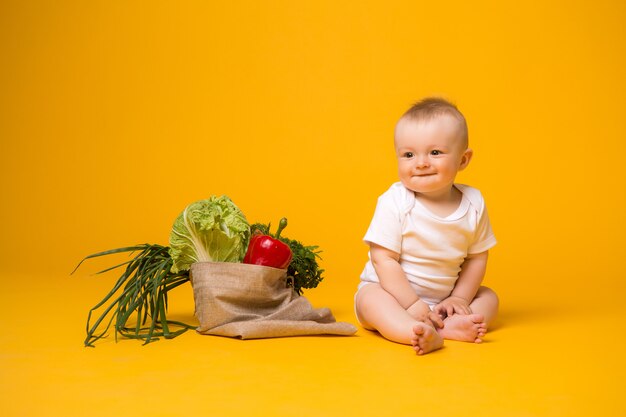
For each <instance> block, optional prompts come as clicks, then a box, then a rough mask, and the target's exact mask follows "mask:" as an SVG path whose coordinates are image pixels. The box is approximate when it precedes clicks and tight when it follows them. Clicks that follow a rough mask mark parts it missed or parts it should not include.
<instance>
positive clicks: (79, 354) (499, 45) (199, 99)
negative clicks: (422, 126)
mask: <svg viewBox="0 0 626 417" xmlns="http://www.w3.org/2000/svg"><path fill="white" fill-rule="evenodd" d="M624 22H626V6H625V4H624V2H621V1H607V0H600V1H594V2H588V1H567V2H566V1H555V2H544V1H531V2H523V3H515V4H512V5H507V4H506V3H502V2H496V1H485V2H482V1H481V2H463V1H452V2H445V4H444V3H441V4H439V3H438V2H433V1H428V2H426V1H386V2H374V1H365V2H363V1H360V2H357V1H348V2H335V1H282V2H281V1H271V2H265V1H260V2H252V1H249V2H205V1H197V2H192V1H189V2H176V5H174V3H170V2H139V1H132V2H121V1H113V2H109V1H107V2H105V1H92V2H80V1H75V2H74V1H57V2H43V1H42V2H35V1H33V2H22V1H6V0H3V1H2V2H0V57H1V59H2V65H0V193H1V194H0V195H1V196H2V203H1V204H0V218H1V220H2V234H1V236H2V239H0V261H1V262H2V269H1V273H0V274H1V275H0V277H1V280H2V281H1V283H2V287H0V317H1V319H0V320H1V321H0V323H1V325H2V328H1V329H0V357H1V358H2V359H1V362H0V365H1V366H2V371H0V390H1V391H0V393H1V396H2V401H1V402H0V414H2V415H11V416H13V415H16V416H17V415H42V416H43V415H56V414H58V415H61V414H62V415H84V412H85V410H89V413H90V414H92V415H111V414H113V413H115V414H118V415H132V414H136V413H137V412H139V410H141V412H144V411H147V410H150V411H151V414H154V415H175V414H185V413H190V412H191V413H194V414H200V413H201V412H203V411H202V410H205V411H204V413H205V414H209V413H211V414H213V415H239V414H243V413H244V412H245V413H251V414H252V415H296V414H297V415H302V416H306V415H312V416H313V415H315V416H319V415H333V414H334V413H337V414H338V415H349V414H346V413H351V412H354V413H357V412H358V413H360V414H363V415H394V414H395V415H414V414H416V413H417V414H422V413H429V414H431V413H432V414H435V415H458V414H461V413H463V414H467V413H473V414H475V415H490V414H493V415H509V416H533V415H555V416H556V415H589V414H590V413H591V412H593V413H598V414H603V415H625V414H626V402H625V400H624V397H623V395H621V394H619V393H618V388H617V383H618V381H621V380H622V379H623V376H624V371H625V370H626V366H625V361H624V358H623V357H622V352H623V346H624V342H625V341H626V338H625V337H624V332H625V331H626V328H625V327H626V326H624V319H626V316H625V315H624V312H623V304H622V303H623V299H624V296H625V295H626V294H625V289H626V285H625V284H624V281H625V280H624V272H623V259H624V256H623V251H624V247H625V245H624V243H623V237H624V235H625V232H626V227H625V221H624V213H625V212H626V201H625V197H626V192H625V191H624V189H625V188H624V180H625V179H626V168H625V167H626V164H625V163H624V159H623V158H624V155H625V151H626V144H625V143H626V140H625V139H626V125H625V124H624V116H623V113H624V110H625V109H626V88H625V87H626V81H625V78H624V74H625V73H626V25H625V24H624ZM427 95H443V96H445V97H447V98H449V99H451V100H452V101H454V102H456V103H457V105H458V106H459V107H460V109H461V110H462V111H463V112H464V114H465V115H466V117H467V119H468V123H469V129H470V142H471V143H470V144H471V147H472V148H473V149H474V151H475V157H474V159H473V161H472V164H471V165H470V167H469V168H468V169H467V171H465V172H463V173H462V175H460V176H459V178H458V180H459V182H464V183H468V184H471V185H474V186H476V187H478V188H480V189H481V190H482V191H483V194H484V195H485V197H486V200H487V204H488V207H489V210H490V216H491V220H492V223H493V226H494V229H495V232H496V235H497V237H498V240H499V244H498V246H497V247H496V248H494V249H493V250H492V251H491V258H490V265H489V270H488V276H487V278H486V284H487V285H489V286H491V287H493V288H494V289H495V290H496V291H497V292H498V293H499V294H500V296H501V300H502V314H501V316H500V319H499V320H498V323H496V325H495V327H494V331H493V332H492V333H491V336H490V337H489V338H488V343H485V344H483V345H481V346H474V345H468V344H461V343H449V344H448V347H447V348H445V349H443V350H442V351H440V352H437V353H435V354H433V355H429V356H426V357H423V358H416V357H414V355H413V354H412V351H411V350H410V349H409V348H407V347H405V346H399V345H394V344H392V343H389V342H385V341H383V340H382V339H380V338H379V337H377V336H375V335H373V334H371V333H368V332H366V331H364V330H362V329H360V330H359V332H358V333H357V335H356V336H355V337H352V338H328V337H312V338H291V339H279V340H263V341H250V342H240V341H234V340H228V339H220V338H212V337H200V336H197V335H195V334H194V333H193V332H188V333H187V334H185V335H183V336H182V337H179V338H178V339H174V340H171V341H159V342H157V343H154V344H151V345H149V346H145V347H142V346H141V345H140V343H138V342H134V341H123V342H120V343H117V344H115V343H113V342H112V340H111V339H109V340H107V341H104V342H102V343H101V344H100V345H98V347H97V348H96V349H85V348H82V345H81V341H82V338H83V334H82V332H83V331H84V330H83V329H84V322H85V318H86V313H87V310H88V309H89V308H90V307H91V306H92V305H93V304H95V303H96V302H97V301H99V299H100V298H101V297H102V296H104V294H106V292H107V291H108V289H109V288H110V287H111V286H112V283H113V279H114V278H115V276H113V275H110V276H103V277H101V276H99V277H93V276H90V273H92V272H95V271H96V270H98V267H99V266H103V265H110V262H106V261H105V262H93V263H91V264H88V265H87V266H86V267H85V268H84V269H81V270H80V271H79V273H77V274H75V275H73V276H69V272H70V271H71V270H72V269H73V268H74V266H75V265H76V263H77V262H78V261H79V260H80V259H81V258H83V257H84V256H86V255H88V254H90V253H93V252H96V251H100V250H105V249H111V248H115V247H120V246H126V245H132V244H135V243H144V242H148V243H161V244H167V239H168V235H169V230H170V227H171V224H172V222H173V220H174V218H175V217H176V216H177V215H178V213H179V212H180V211H181V210H182V209H183V208H184V207H185V205H187V204H188V203H191V202H193V201H195V200H198V199H202V198H206V197H208V196H210V195H212V194H227V195H229V196H230V197H231V198H232V199H233V200H234V201H235V203H236V204H237V205H238V206H239V207H240V208H241V209H242V210H243V211H244V213H245V214H246V216H247V217H248V220H250V221H251V222H257V221H260V222H268V221H272V222H274V224H276V223H277V222H278V220H279V219H280V217H282V216H286V217H288V219H289V221H290V225H289V227H288V228H287V229H286V230H285V232H284V234H285V235H286V236H289V237H292V238H297V239H299V240H302V241H303V242H304V243H308V244H318V245H320V246H321V248H322V249H323V262H322V263H323V267H324V268H325V270H326V274H325V281H324V282H323V283H322V285H321V286H320V287H319V288H318V289H316V290H311V291H309V292H307V293H306V295H307V297H308V298H310V300H311V301H312V302H313V303H314V304H315V305H317V306H328V307H330V308H331V309H332V310H333V312H334V313H335V315H336V316H337V318H338V319H340V320H344V321H349V322H352V323H356V321H355V318H354V316H353V313H352V294H353V292H354V289H355V287H356V285H357V283H358V275H359V273H360V271H361V268H362V266H363V263H364V262H365V259H366V258H367V252H366V247H365V245H363V243H362V242H361V238H362V236H363V234H364V233H365V230H366V228H367V225H368V223H369V220H370V218H371V215H372V212H373V209H374V206H375V202H376V198H377V196H378V195H379V194H381V193H382V192H383V191H385V190H386V188H387V187H388V186H389V185H390V184H391V183H392V182H394V181H396V178H397V176H396V167H395V161H394V156H393V149H392V132H393V126H394V123H395V121H396V119H397V118H398V116H399V115H400V114H401V113H402V112H403V111H404V110H405V109H406V108H407V107H408V106H409V105H410V104H412V103H413V102H414V101H416V100H417V99H419V98H421V97H424V96H427ZM172 298H173V299H172V307H171V311H172V315H175V316H176V317H179V318H181V319H183V320H185V321H188V322H193V320H194V319H193V317H192V314H193V302H192V300H191V293H190V291H189V289H188V288H183V289H180V290H179V291H178V292H177V293H176V295H174V294H173V295H172Z"/></svg>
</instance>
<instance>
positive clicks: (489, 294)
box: [476, 286, 500, 306]
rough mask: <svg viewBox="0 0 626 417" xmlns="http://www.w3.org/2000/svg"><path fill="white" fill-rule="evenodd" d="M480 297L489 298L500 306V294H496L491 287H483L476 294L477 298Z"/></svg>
mask: <svg viewBox="0 0 626 417" xmlns="http://www.w3.org/2000/svg"><path fill="white" fill-rule="evenodd" d="M478 297H484V298H489V299H491V300H492V302H493V303H495V305H496V306H497V305H499V304H500V298H499V297H498V294H496V292H495V291H494V290H492V289H491V288H489V287H485V286H481V287H480V288H479V289H478V292H477V293H476V298H478Z"/></svg>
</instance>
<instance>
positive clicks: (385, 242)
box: [359, 182, 496, 306]
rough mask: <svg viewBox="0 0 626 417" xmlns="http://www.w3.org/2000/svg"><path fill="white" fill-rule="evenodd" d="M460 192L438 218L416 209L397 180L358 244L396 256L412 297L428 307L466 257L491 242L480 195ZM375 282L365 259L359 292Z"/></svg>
mask: <svg viewBox="0 0 626 417" xmlns="http://www.w3.org/2000/svg"><path fill="white" fill-rule="evenodd" d="M455 187H456V188H457V189H458V190H459V191H461V192H462V193H463V197H462V199H461V204H460V205H459V207H458V209H457V210H456V211H455V212H454V213H452V214H451V215H449V216H448V217H445V218H442V217H439V216H437V215H435V214H433V213H432V212H430V211H429V210H428V209H427V208H426V207H425V206H424V205H422V204H421V203H420V202H419V200H417V198H415V194H414V193H413V191H411V190H408V189H407V188H406V187H404V186H403V185H402V183H400V182H397V183H395V184H393V185H392V186H391V187H390V188H389V190H387V191H386V192H385V193H384V194H383V195H381V196H380V197H379V198H378V204H377V205H376V211H375V212H374V217H373V219H372V222H371V224H370V226H369V229H368V230H367V233H366V234H365V237H364V238H363V240H364V241H365V242H366V243H375V244H377V245H380V246H382V247H384V248H387V249H389V250H392V251H394V252H396V253H399V254H400V265H401V267H402V269H403V271H404V272H405V274H406V276H407V278H408V280H409V282H410V283H411V285H412V286H413V288H414V289H415V291H416V293H417V295H418V296H419V297H420V298H421V299H423V300H424V301H425V302H426V303H428V304H429V305H431V306H433V305H435V304H437V303H439V302H441V301H442V300H443V299H445V298H447V297H448V296H449V295H450V293H451V292H452V289H453V288H454V285H455V283H456V280H457V279H458V277H459V272H460V271H461V264H462V263H463V262H464V260H465V258H466V256H467V255H468V254H476V253H480V252H484V251H486V250H488V249H490V248H491V247H493V246H494V245H495V244H496V238H495V236H494V234H493V231H492V230H491V225H490V223H489V217H488V215H487V209H486V208H485V202H484V200H483V197H482V195H481V193H480V191H478V190H477V189H475V188H472V187H470V186H467V185H461V184H455ZM369 282H379V279H378V276H377V275H376V271H375V270H374V266H373V265H372V261H371V257H370V260H369V261H368V262H367V263H366V265H365V269H364V270H363V272H362V274H361V285H360V286H359V288H361V287H362V286H363V285H366V284H367V283H369Z"/></svg>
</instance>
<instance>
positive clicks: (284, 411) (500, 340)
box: [0, 275, 626, 417]
mask: <svg viewBox="0 0 626 417" xmlns="http://www.w3.org/2000/svg"><path fill="white" fill-rule="evenodd" d="M12 278H13V279H11V280H4V281H5V284H3V290H2V292H0V312H1V315H0V317H2V332H1V333H0V358H1V363H0V365H1V369H2V371H1V372H0V375H1V377H0V394H1V396H2V401H1V402H0V415H2V416H5V417H7V416H57V415H58V416H83V415H89V416H94V417H95V416H135V415H137V416H138V415H150V416H177V415H180V416H196V415H212V416H239V415H241V416H243V415H252V416H256V415H263V416H265V415H267V416H298V417H305V416H335V415H337V416H347V415H355V416H356V415H358V416H386V415H388V416H415V415H424V414H428V415H435V416H462V415H473V416H492V415H493V416H591V415H602V416H624V415H626V399H625V397H626V396H625V395H624V394H623V387H622V388H620V385H621V382H622V380H623V378H624V376H625V372H624V371H625V366H624V365H625V360H624V356H623V355H624V335H623V329H624V325H623V323H624V319H626V315H625V314H624V312H619V311H617V310H616V311H614V312H610V311H604V312H603V315H602V317H599V316H597V315H592V314H588V313H587V312H584V311H579V312H578V313H576V312H575V309H571V311H573V313H570V312H569V311H567V309H564V308H554V307H549V306H548V305H547V303H546V304H545V305H541V303H536V305H530V304H529V303H528V301H526V302H525V303H526V304H525V305H521V303H520V304H514V303H512V302H508V303H506V304H504V305H503V307H502V311H501V315H500V317H499V319H498V321H497V322H496V323H495V325H494V328H493V329H492V331H491V332H490V333H489V335H488V337H487V340H486V342H485V343H483V344H481V345H476V344H469V343H459V342H447V343H446V347H445V348H444V349H442V350H440V351H438V352H436V353H433V354H430V355H427V356H423V357H418V356H416V355H415V354H414V352H413V351H412V350H411V349H410V348H409V347H406V346H402V345H398V344H393V343H390V342H387V341H385V340H383V339H382V338H381V337H379V336H377V335H376V334H373V333H371V332H368V331H365V330H363V329H361V328H359V331H358V333H357V334H356V335H355V336H353V337H328V336H327V337H324V336H320V337H294V338H284V339H272V340H251V341H240V340H233V339H227V338H220V337H212V336H200V335H198V334H196V333H195V332H193V331H190V332H187V333H186V334H184V335H182V336H180V337H178V338H176V339H173V340H160V341H158V342H156V343H152V344H150V345H147V346H142V345H141V343H140V342H137V341H132V340H122V341H120V342H118V343H115V342H114V341H113V338H109V339H107V340H104V341H101V342H99V343H97V347H96V348H85V347H83V346H82V340H83V338H84V324H85V318H86V312H87V310H88V309H89V307H91V305H93V304H94V303H95V302H96V301H98V300H99V299H100V298H101V296H102V295H104V293H106V290H107V289H108V287H109V286H110V285H111V278H109V279H102V278H96V277H91V276H84V275H83V276H78V277H76V276H73V277H71V278H68V277H51V278H50V279H49V280H47V281H46V280H43V279H42V277H37V279H32V277H19V278H17V277H12ZM29 282H30V283H33V284H29ZM61 284H62V285H61ZM68 288H70V290H69V291H68ZM176 291H177V293H176V294H175V295H176V296H175V297H172V298H173V300H172V305H171V306H170V316H171V317H172V318H178V319H182V320H185V321H188V322H194V318H193V302H192V301H191V302H190V300H191V298H192V295H191V290H190V288H180V289H178V290H176ZM307 297H308V298H309V299H310V300H311V301H312V303H313V304H314V305H315V306H316V307H322V306H327V307H330V308H331V309H332V310H333V312H334V313H335V315H336V317H337V319H338V320H342V321H349V322H352V323H356V321H355V318H354V316H353V313H352V305H351V300H350V297H351V294H349V293H348V291H347V290H340V291H338V293H337V291H335V292H334V293H333V294H332V295H330V291H329V290H322V289H317V290H313V291H310V292H309V294H308V296H307Z"/></svg>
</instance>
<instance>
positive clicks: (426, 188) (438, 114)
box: [394, 98, 472, 196]
mask: <svg viewBox="0 0 626 417" xmlns="http://www.w3.org/2000/svg"><path fill="white" fill-rule="evenodd" d="M394 143H395V148H396V155H397V158H398V173H399V176H400V181H401V182H402V183H403V184H404V185H405V187H407V188H408V189H410V190H413V191H415V192H417V193H423V194H429V193H430V194H432V195H433V196H435V195H437V194H443V193H445V192H446V191H450V190H451V189H452V186H453V184H454V178H455V177H456V174H457V172H458V171H460V170H462V169H464V168H465V167H466V166H467V165H468V164H469V161H470V159H471V157H472V150H471V149H469V148H468V134H467V123H466V121H465V117H463V115H462V114H461V112H460V111H459V110H458V109H457V107H456V106H455V105H454V104H452V103H450V102H448V101H446V100H444V99H441V98H427V99H424V100H422V101H420V102H418V103H416V104H414V105H413V106H412V107H411V108H410V109H409V110H407V111H406V112H405V113H404V115H402V117H401V118H400V120H399V121H398V123H397V124H396V129H395V135H394Z"/></svg>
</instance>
